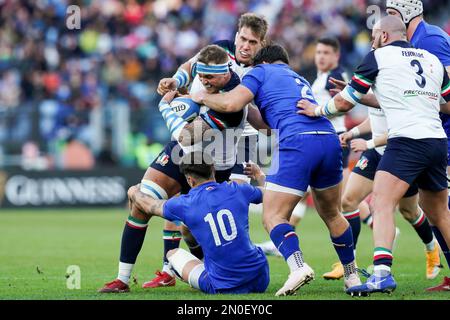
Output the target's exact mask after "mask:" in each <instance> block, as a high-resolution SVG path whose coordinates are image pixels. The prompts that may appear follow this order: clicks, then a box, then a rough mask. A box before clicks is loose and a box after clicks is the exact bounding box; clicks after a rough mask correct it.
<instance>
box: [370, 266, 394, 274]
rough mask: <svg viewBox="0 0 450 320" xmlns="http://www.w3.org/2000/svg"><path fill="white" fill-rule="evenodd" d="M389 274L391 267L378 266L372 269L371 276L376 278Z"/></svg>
mask: <svg viewBox="0 0 450 320" xmlns="http://www.w3.org/2000/svg"><path fill="white" fill-rule="evenodd" d="M390 273H391V267H389V266H387V265H385V264H379V265H376V266H374V267H373V274H374V275H375V276H377V277H385V276H387V275H389V274H390Z"/></svg>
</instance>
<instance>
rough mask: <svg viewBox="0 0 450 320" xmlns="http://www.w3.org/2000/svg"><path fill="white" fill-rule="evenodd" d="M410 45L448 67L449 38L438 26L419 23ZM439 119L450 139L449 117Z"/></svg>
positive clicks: (449, 61)
mask: <svg viewBox="0 0 450 320" xmlns="http://www.w3.org/2000/svg"><path fill="white" fill-rule="evenodd" d="M411 44H412V45H413V46H414V47H415V48H418V49H424V50H427V51H429V52H431V53H432V54H434V55H435V56H436V57H438V59H439V60H440V61H441V62H442V64H443V65H444V66H445V67H448V66H450V37H449V35H448V34H447V33H446V32H445V31H444V30H442V29H441V28H439V27H438V26H434V25H431V24H428V23H426V22H425V21H422V22H420V24H419V25H418V26H417V29H416V31H414V34H413V36H412V38H411ZM440 117H441V120H442V125H443V127H444V130H445V133H446V134H447V137H450V115H448V114H445V113H441V114H440Z"/></svg>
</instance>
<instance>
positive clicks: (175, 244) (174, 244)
mask: <svg viewBox="0 0 450 320" xmlns="http://www.w3.org/2000/svg"><path fill="white" fill-rule="evenodd" d="M163 240H164V258H163V270H162V271H163V272H167V273H168V274H170V275H171V276H173V272H172V270H170V268H169V260H167V252H169V251H170V250H172V249H178V248H179V247H180V241H181V232H180V231H171V230H163Z"/></svg>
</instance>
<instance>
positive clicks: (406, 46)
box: [389, 40, 413, 48]
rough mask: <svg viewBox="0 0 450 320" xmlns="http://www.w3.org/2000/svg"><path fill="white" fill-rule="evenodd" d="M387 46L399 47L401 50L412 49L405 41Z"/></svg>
mask: <svg viewBox="0 0 450 320" xmlns="http://www.w3.org/2000/svg"><path fill="white" fill-rule="evenodd" d="M389 46H396V47H401V48H413V46H412V45H411V43H409V42H408V41H405V40H398V41H394V42H392V43H390V44H389Z"/></svg>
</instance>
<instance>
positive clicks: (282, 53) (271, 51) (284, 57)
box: [253, 44, 289, 65]
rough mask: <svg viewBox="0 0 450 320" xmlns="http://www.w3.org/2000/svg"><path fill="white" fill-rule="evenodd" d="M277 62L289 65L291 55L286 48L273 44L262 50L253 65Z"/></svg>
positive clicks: (257, 54)
mask: <svg viewBox="0 0 450 320" xmlns="http://www.w3.org/2000/svg"><path fill="white" fill-rule="evenodd" d="M275 61H283V62H284V63H286V64H289V55H288V53H287V51H286V49H285V48H283V47H282V46H280V45H279V44H271V45H268V46H266V47H263V48H261V49H260V50H259V51H258V52H257V53H256V56H255V58H254V59H253V64H254V65H257V64H261V63H263V62H267V63H272V62H275Z"/></svg>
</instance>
